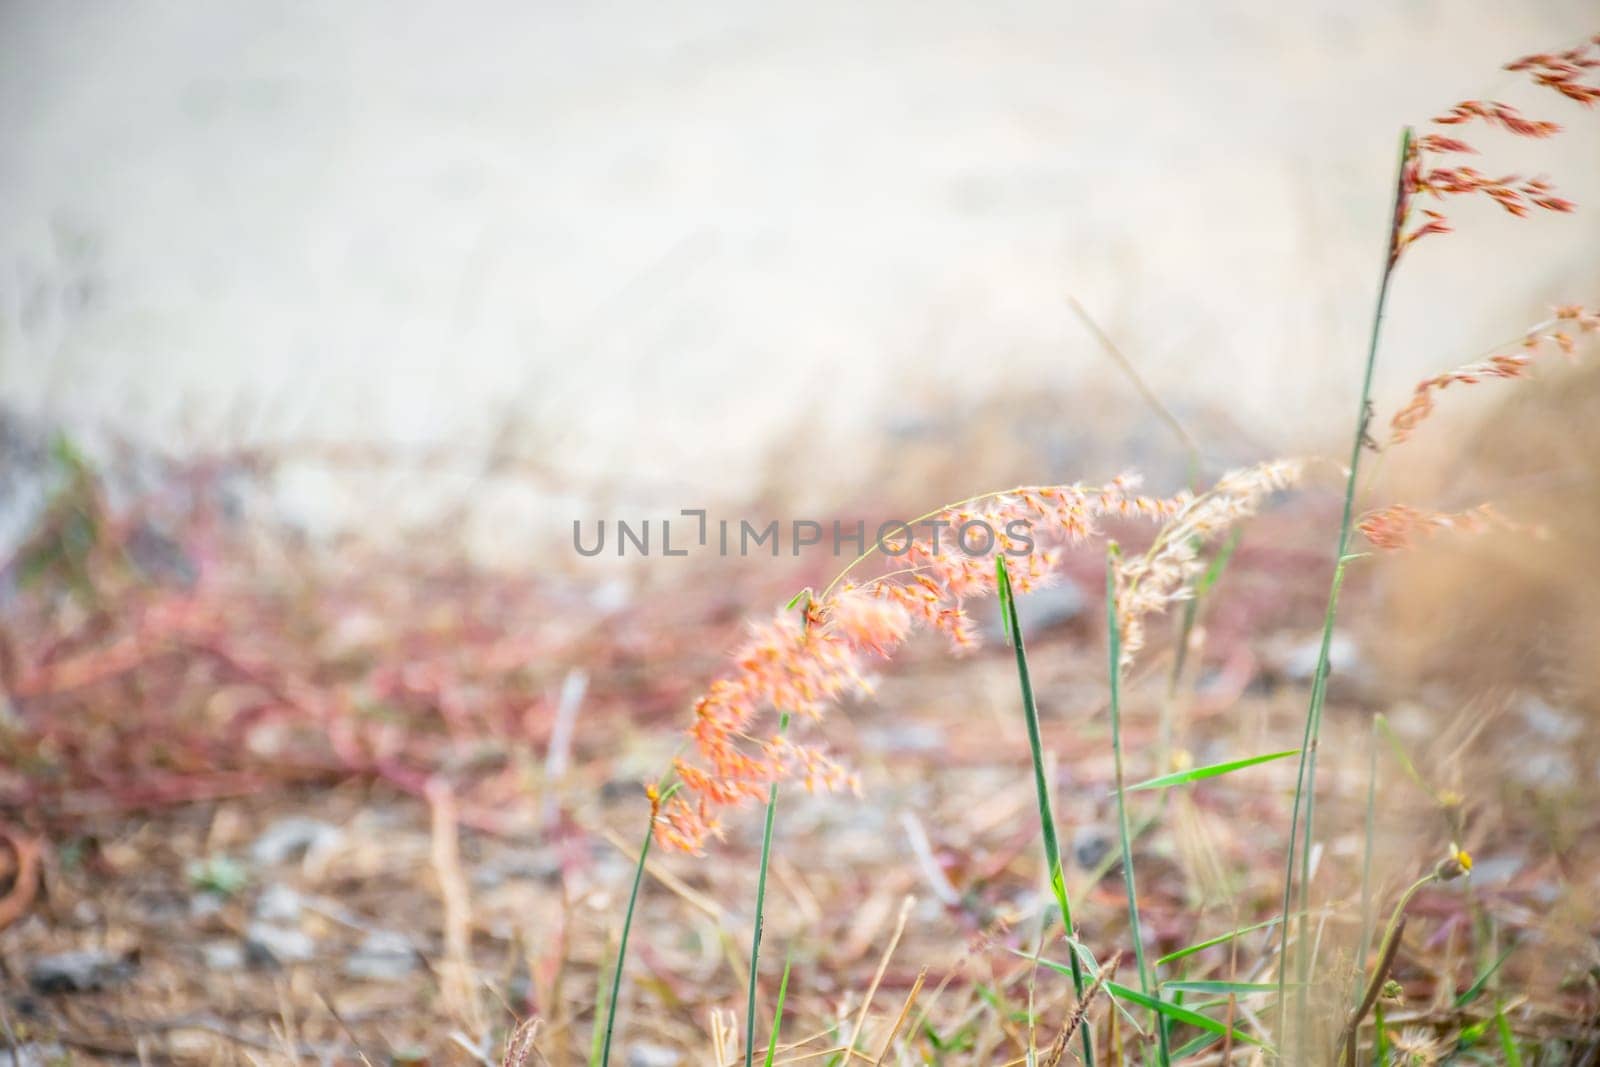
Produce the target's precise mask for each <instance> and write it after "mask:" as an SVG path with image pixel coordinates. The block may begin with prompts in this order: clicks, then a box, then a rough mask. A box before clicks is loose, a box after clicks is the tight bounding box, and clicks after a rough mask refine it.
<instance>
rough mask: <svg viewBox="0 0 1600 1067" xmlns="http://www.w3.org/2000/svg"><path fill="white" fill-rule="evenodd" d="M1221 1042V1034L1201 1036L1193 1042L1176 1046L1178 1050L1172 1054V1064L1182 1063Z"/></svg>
mask: <svg viewBox="0 0 1600 1067" xmlns="http://www.w3.org/2000/svg"><path fill="white" fill-rule="evenodd" d="M1221 1040H1222V1035H1221V1034H1201V1035H1200V1036H1199V1037H1197V1038H1195V1039H1194V1040H1193V1041H1187V1042H1185V1043H1184V1044H1182V1045H1180V1046H1178V1050H1177V1051H1176V1052H1174V1053H1173V1054H1172V1060H1173V1062H1174V1063H1182V1062H1183V1061H1184V1060H1186V1059H1188V1058H1189V1057H1190V1056H1194V1055H1197V1054H1199V1053H1201V1052H1204V1051H1205V1050H1206V1049H1208V1048H1210V1047H1211V1046H1212V1045H1215V1044H1216V1043H1217V1042H1218V1041H1221Z"/></svg>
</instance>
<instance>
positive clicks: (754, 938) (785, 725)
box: [744, 711, 789, 1067]
mask: <svg viewBox="0 0 1600 1067" xmlns="http://www.w3.org/2000/svg"><path fill="white" fill-rule="evenodd" d="M788 729H789V713H788V712H787V711H786V712H784V713H783V714H782V716H780V718H779V719H778V733H779V735H782V734H783V733H784V732H785V731H787V730H788ZM777 811H778V783H777V782H773V783H772V784H771V785H770V786H768V787H767V821H766V826H765V828H764V829H763V830H762V832H761V869H760V871H759V873H757V875H756V921H755V930H754V932H753V933H752V934H751V935H750V987H749V991H748V993H747V995H746V996H745V1002H744V1067H751V1065H752V1064H753V1063H754V1062H755V1054H756V974H757V970H758V968H757V966H756V965H757V963H759V962H760V959H761V931H762V927H764V926H765V925H766V918H767V868H768V866H769V865H770V864H771V862H772V821H773V817H774V816H775V815H776V814H777ZM784 981H785V983H787V981H788V969H787V968H785V970H784ZM773 1036H774V1037H776V1036H777V1035H776V1034H774V1035H773Z"/></svg>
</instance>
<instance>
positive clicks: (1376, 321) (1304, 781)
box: [1278, 128, 1411, 1051]
mask: <svg viewBox="0 0 1600 1067" xmlns="http://www.w3.org/2000/svg"><path fill="white" fill-rule="evenodd" d="M1410 154H1411V130H1410V129H1409V128H1408V129H1406V131H1405V132H1404V134H1403V135H1402V136H1401V138H1400V160H1399V166H1398V172H1399V173H1398V176H1397V177H1396V179H1395V194H1394V207H1393V210H1392V211H1391V212H1390V217H1389V233H1388V240H1387V241H1386V242H1385V247H1384V259H1383V273H1382V275H1381V277H1380V280H1379V283H1378V299H1377V305H1376V307H1375V308H1374V309H1373V316H1372V331H1371V334H1370V336H1369V338H1368V341H1367V364H1366V369H1365V371H1364V373H1363V374H1362V379H1361V396H1360V401H1359V404H1358V406H1357V408H1356V426H1355V434H1354V437H1353V440H1352V441H1351V444H1350V467H1349V471H1348V474H1347V476H1346V478H1345V487H1344V508H1343V512H1342V514H1341V516H1340V519H1339V542H1338V548H1337V551H1336V552H1335V553H1334V559H1335V560H1336V561H1337V562H1336V565H1335V568H1334V575H1333V581H1332V582H1331V583H1330V586H1329V589H1328V609H1327V612H1326V613H1325V614H1324V616H1323V624H1322V644H1321V646H1320V648H1319V650H1318V653H1317V666H1316V673H1315V674H1314V675H1313V680H1312V685H1311V703H1310V706H1309V707H1308V708H1307V710H1306V724H1305V737H1304V740H1303V742H1302V744H1301V746H1300V767H1299V771H1298V773H1297V776H1296V780H1295V793H1294V810H1293V813H1292V815H1291V816H1290V820H1289V852H1288V856H1287V858H1286V864H1285V866H1286V871H1285V873H1284V892H1283V917H1284V922H1283V927H1282V929H1281V931H1280V935H1279V942H1278V1005H1279V1008H1278V1030H1279V1034H1278V1039H1279V1044H1280V1047H1281V1045H1282V1041H1283V1036H1284V1035H1283V1030H1284V1025H1283V1024H1284V1021H1285V1019H1284V1016H1285V1010H1286V1005H1285V1000H1284V993H1285V991H1286V985H1287V981H1288V974H1287V969H1288V968H1287V966H1286V965H1287V961H1288V946H1289V911H1290V905H1291V903H1292V899H1293V897H1292V893H1293V885H1294V871H1295V848H1296V845H1297V843H1298V844H1299V846H1300V848H1301V851H1302V856H1301V863H1300V871H1301V893H1302V895H1303V896H1304V895H1306V894H1308V889H1309V887H1308V886H1307V885H1306V884H1305V883H1306V881H1307V878H1306V876H1307V875H1308V874H1309V872H1310V867H1311V842H1312V837H1313V826H1312V805H1311V801H1310V798H1311V797H1314V796H1315V793H1316V774H1317V770H1316V768H1317V740H1318V737H1319V736H1320V733H1321V727H1322V703H1323V700H1324V697H1325V694H1326V692H1327V674H1328V662H1329V658H1330V654H1331V651H1332V645H1333V625H1334V620H1335V618H1336V616H1337V613H1338V605H1339V587H1340V585H1341V584H1342V583H1343V580H1344V570H1345V565H1346V562H1347V559H1346V557H1347V555H1348V553H1349V549H1350V532H1351V520H1352V518H1353V516H1354V514H1355V498H1356V484H1357V480H1358V478H1359V476H1360V472H1361V456H1362V453H1363V452H1364V451H1365V449H1366V447H1367V440H1368V438H1367V427H1368V423H1369V421H1370V419H1371V416H1372V379H1373V372H1374V370H1375V368H1376V367H1377V363H1378V341H1379V338H1380V337H1381V336H1382V331H1383V318H1384V312H1385V310H1386V309H1387V306H1388V302H1389V286H1390V282H1391V281H1392V280H1393V278H1394V268H1395V263H1396V262H1397V259H1398V252H1399V249H1400V232H1401V227H1402V226H1403V225H1404V221H1405V219H1404V215H1405V205H1406V200H1407V195H1406V188H1405V176H1406V163H1407V160H1408V159H1409V157H1410ZM1302 803H1305V805H1306V827H1305V835H1304V840H1303V841H1299V842H1297V837H1298V835H1299V829H1300V808H1301V804H1302ZM1305 922H1306V920H1305V919H1303V918H1302V919H1301V935H1302V936H1301V938H1300V949H1299V951H1300V953H1301V955H1302V960H1303V967H1309V959H1308V958H1305V954H1306V952H1307V943H1306V940H1305V937H1304V933H1305ZM1305 998H1306V994H1305V983H1304V982H1303V981H1302V982H1301V985H1300V990H1299V992H1298V993H1297V994H1296V1014H1297V1025H1298V1029H1299V1030H1300V1031H1301V1033H1302V1040H1303V1034H1304V1030H1305V1025H1304V1024H1305V1003H1306V999H1305ZM1302 1051H1303V1048H1302Z"/></svg>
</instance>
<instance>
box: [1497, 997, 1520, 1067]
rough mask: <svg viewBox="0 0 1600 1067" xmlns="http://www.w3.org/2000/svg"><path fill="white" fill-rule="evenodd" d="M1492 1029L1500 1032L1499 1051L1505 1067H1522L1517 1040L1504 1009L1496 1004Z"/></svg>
mask: <svg viewBox="0 0 1600 1067" xmlns="http://www.w3.org/2000/svg"><path fill="white" fill-rule="evenodd" d="M1494 1028H1495V1029H1496V1030H1498V1031H1499V1032H1500V1051H1501V1053H1502V1054H1503V1055H1504V1056H1505V1063H1506V1065H1507V1067H1522V1051H1521V1050H1520V1049H1518V1048H1517V1038H1516V1035H1514V1034H1513V1033H1512V1032H1511V1023H1510V1022H1508V1021H1507V1020H1506V1013H1505V1009H1503V1008H1502V1007H1501V1006H1500V1005H1499V1004H1498V1003H1497V1004H1495V1006H1494Z"/></svg>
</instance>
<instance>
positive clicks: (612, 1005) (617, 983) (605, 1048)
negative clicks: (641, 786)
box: [591, 782, 679, 1067]
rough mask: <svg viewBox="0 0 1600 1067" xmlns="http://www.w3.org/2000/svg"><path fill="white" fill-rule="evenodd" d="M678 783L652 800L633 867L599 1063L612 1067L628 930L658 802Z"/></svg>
mask: <svg viewBox="0 0 1600 1067" xmlns="http://www.w3.org/2000/svg"><path fill="white" fill-rule="evenodd" d="M678 785H679V783H677V782H674V783H672V785H670V786H669V787H667V789H666V790H665V791H664V792H662V793H661V795H660V798H659V800H657V801H653V802H652V804H651V810H650V824H649V825H648V826H646V827H645V831H644V844H642V845H640V846H639V862H638V863H637V864H636V865H635V866H634V868H633V889H632V890H631V891H629V893H628V910H627V912H626V914H624V915H623V917H622V936H621V938H619V939H618V941H617V962H616V963H615V964H613V965H612V970H611V997H610V999H609V1000H608V1001H607V1003H606V1029H605V1039H604V1040H603V1041H602V1042H601V1046H600V1059H599V1061H598V1063H599V1067H609V1065H610V1063H611V1035H612V1033H613V1031H614V1030H615V1029H616V1025H617V998H618V996H619V995H620V994H621V992H622V965H623V963H624V961H626V960H627V958H628V934H629V932H630V931H632V929H633V908H634V905H635V904H637V903H638V902H639V886H640V885H641V884H642V883H643V882H644V863H645V860H646V859H648V858H649V856H650V843H651V842H652V841H654V840H655V836H656V835H655V829H656V827H655V806H656V804H658V803H660V802H663V801H665V800H666V799H667V798H668V797H670V796H672V794H674V793H676V792H677V791H678ZM591 1059H592V1057H591Z"/></svg>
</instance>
